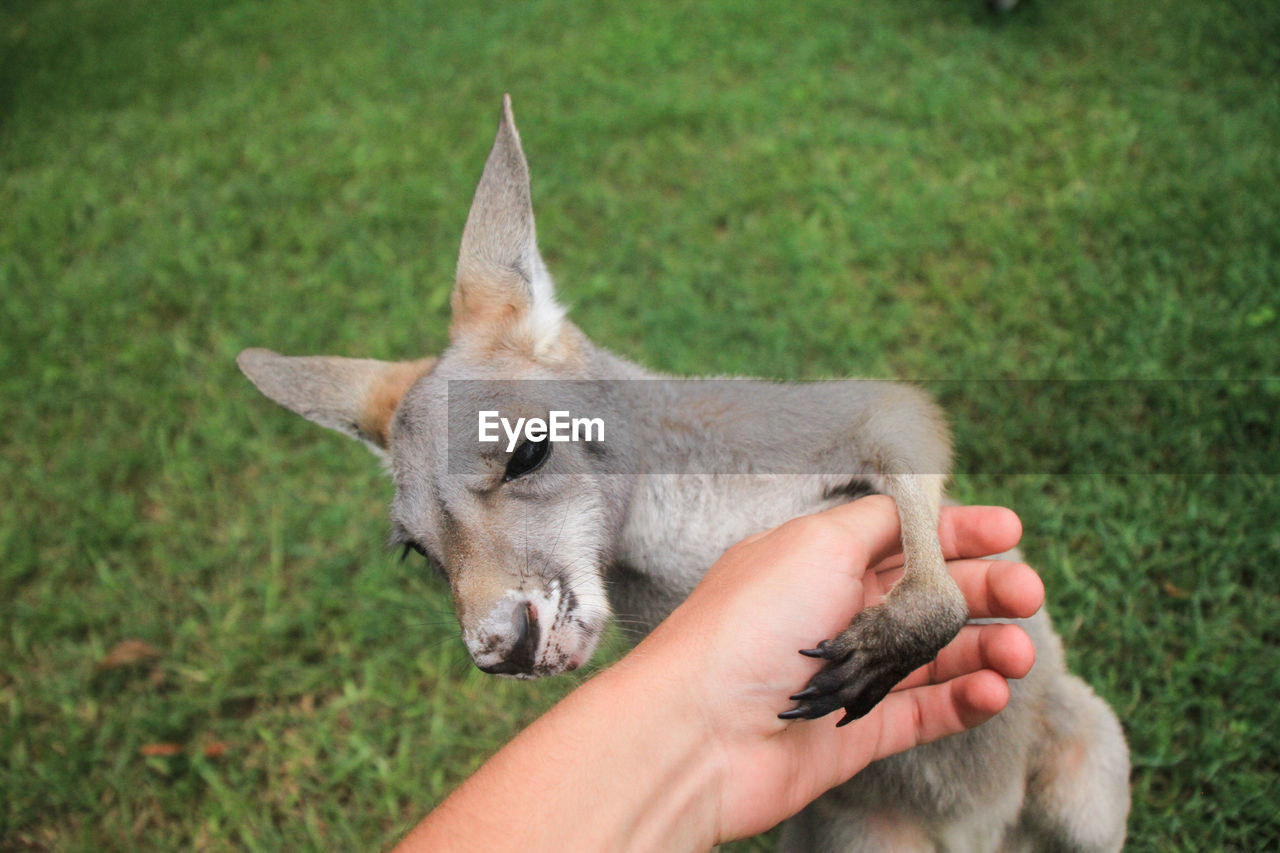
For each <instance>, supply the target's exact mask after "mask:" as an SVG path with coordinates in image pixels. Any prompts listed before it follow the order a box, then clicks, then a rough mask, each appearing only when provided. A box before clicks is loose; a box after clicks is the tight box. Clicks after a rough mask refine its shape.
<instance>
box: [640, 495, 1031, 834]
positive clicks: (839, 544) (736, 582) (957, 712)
mask: <svg viewBox="0 0 1280 853" xmlns="http://www.w3.org/2000/svg"><path fill="white" fill-rule="evenodd" d="M1020 535H1021V525H1020V523H1019V522H1018V519H1017V516H1015V515H1014V514H1013V513H1012V512H1010V511H1009V510H1006V509H1002V508H998V507H953V508H947V509H944V510H943V513H942V518H941V524H940V536H941V540H942V546H943V552H944V554H945V556H946V557H947V559H948V569H949V570H950V571H951V573H952V576H953V577H955V579H956V581H957V582H958V583H959V585H960V588H961V590H962V591H963V592H964V594H965V598H966V601H967V603H968V606H969V610H970V614H971V616H973V617H975V618H978V617H1008V618H1018V617H1027V616H1031V615H1032V614H1034V613H1035V611H1036V610H1037V609H1039V607H1040V604H1041V603H1042V601H1043V596H1044V588H1043V586H1042V584H1041V583H1040V580H1039V578H1038V577H1037V576H1036V574H1035V573H1034V572H1033V571H1032V570H1031V569H1030V568H1028V567H1027V566H1024V565H1022V564H1019V563H1009V562H1001V561H993V560H988V559H982V558H981V557H982V555H985V554H992V553H999V552H1002V551H1005V550H1007V549H1009V548H1011V547H1012V546H1013V545H1014V544H1016V542H1017V540H1018V538H1019V537H1020ZM898 537H899V526H898V516H897V512H896V509H895V507H894V504H893V502H892V501H891V500H890V499H888V498H885V497H872V498H865V499H863V500H860V501H857V502H855V503H853V504H848V505H844V506H841V507H837V508H835V509H832V510H828V511H827V512H824V513H820V514H817V515H813V516H806V517H803V518H799V519H795V520H793V521H790V522H787V523H786V524H783V525H781V526H779V527H777V528H775V529H773V530H770V531H768V532H766V533H762V534H758V535H756V536H753V537H750V538H749V539H747V540H745V541H743V542H742V543H739V544H738V545H735V546H734V547H732V548H730V549H729V550H728V551H726V552H725V554H724V556H723V557H722V558H721V559H720V560H719V561H717V563H716V564H715V565H714V566H713V567H712V568H711V570H710V571H709V572H708V573H707V575H706V577H705V578H704V579H703V581H702V583H701V584H699V586H698V587H697V589H695V590H694V592H693V593H692V594H691V595H690V596H689V598H688V599H687V600H686V601H685V602H684V603H683V604H682V605H681V606H680V607H679V608H677V609H676V611H675V612H674V613H672V615H671V616H670V617H669V618H668V619H667V620H666V621H665V622H664V623H663V624H662V625H660V626H659V627H658V628H657V629H656V630H655V631H654V632H653V634H651V635H650V636H649V637H648V638H646V639H645V640H644V641H643V642H642V643H641V644H640V646H638V647H637V648H636V650H635V651H634V652H633V656H629V658H630V657H634V660H635V661H640V662H643V661H644V660H646V659H651V658H654V657H657V658H659V659H664V660H670V661H680V662H682V665H679V666H677V667H674V668H670V669H666V670H665V672H664V674H663V676H662V678H663V683H662V686H661V688H660V689H659V690H658V691H657V695H660V696H662V697H663V701H666V702H669V703H670V704H671V707H670V708H669V711H670V713H672V714H680V715H683V716H685V717H688V718H691V719H692V720H693V721H695V724H697V725H701V726H703V727H704V728H705V735H706V737H707V738H708V739H709V741H710V742H712V743H714V744H715V745H716V751H717V753H718V760H717V761H716V767H717V771H716V772H717V782H716V787H717V789H718V791H719V793H718V798H719V808H718V818H717V824H718V825H717V827H716V831H715V835H716V837H717V838H718V839H720V840H727V839H731V838H738V837H742V836H746V835H752V834H755V833H758V832H761V831H764V830H765V829H768V828H769V827H771V826H773V825H775V824H777V823H778V822H780V821H782V820H783V819H785V818H787V817H789V816H790V815H792V814H794V813H795V812H797V811H799V810H800V809H801V808H803V807H804V806H805V805H806V804H807V803H809V802H810V801H811V800H813V799H814V798H815V797H817V796H818V795H819V794H821V793H822V792H823V791H826V790H828V789H829V788H831V787H834V786H835V785H837V784H839V783H841V782H843V781H845V780H847V779H848V778H850V777H851V776H853V775H854V774H855V773H857V772H858V771H859V770H861V769H862V768H864V767H865V766H866V765H867V764H869V763H871V762H872V761H875V760H877V759H879V758H884V757H885V756H888V755H892V754H893V753H896V752H901V751H902V750H905V749H909V748H910V747H913V746H916V745H917V744H920V743H925V742H928V741H932V740H937V739H938V738H941V737H944V736H946V735H949V734H954V733H957V732H960V731H963V730H964V729H967V728H972V727H974V726H976V725H978V724H980V723H982V722H984V721H985V720H987V719H989V718H990V717H991V716H993V715H994V714H996V713H997V712H999V711H1000V710H1001V709H1003V708H1004V706H1005V705H1006V704H1007V702H1008V700H1009V687H1008V684H1007V683H1006V681H1005V679H1006V678H1020V677H1022V676H1023V675H1025V674H1026V673H1027V672H1028V671H1029V670H1030V668H1031V665H1032V663H1033V662H1034V659H1035V650H1034V648H1033V646H1032V644H1031V641H1030V639H1029V638H1028V637H1027V636H1026V634H1025V633H1023V631H1022V630H1021V629H1020V628H1018V627H1016V626H1013V625H1006V624H992V625H969V626H966V627H965V628H964V629H963V630H962V631H961V632H960V634H959V636H957V637H956V639H955V640H953V641H952V642H951V643H950V644H949V645H948V646H947V647H946V648H944V649H943V651H942V652H941V653H940V654H939V656H938V658H937V659H936V660H935V661H934V662H933V663H931V664H929V665H928V666H925V667H922V668H921V669H920V670H917V671H916V672H915V673H913V674H912V675H910V676H908V678H907V679H905V680H904V681H903V682H902V683H901V684H899V685H898V686H897V687H896V688H894V691H893V692H891V693H890V694H889V695H888V696H887V697H886V698H885V699H884V701H883V702H881V703H880V704H879V705H878V706H877V707H876V708H875V709H873V710H872V711H871V712H870V713H869V714H868V715H867V716H865V717H863V718H862V719H860V720H857V721H855V722H854V723H852V724H851V725H849V726H846V727H845V728H842V729H837V728H836V725H835V724H836V721H837V719H838V717H837V716H828V717H826V718H823V719H821V720H814V721H797V722H785V721H783V720H779V719H778V718H777V714H778V713H779V712H780V711H784V710H786V709H788V708H790V707H791V706H792V704H793V703H791V702H789V701H788V699H787V697H788V696H789V695H790V694H792V693H795V692H796V691H798V690H800V689H801V688H803V687H804V685H805V684H806V683H808V681H809V679H810V678H811V677H812V676H813V674H814V673H815V672H816V671H817V670H818V669H819V668H821V666H822V663H821V662H818V661H813V660H810V659H808V658H805V657H803V656H801V655H799V654H798V653H797V651H798V650H799V649H801V648H809V647H812V646H814V645H815V644H816V643H817V641H819V640H821V639H823V638H825V637H829V636H832V635H834V634H835V633H838V632H839V631H840V630H841V629H842V628H844V627H845V626H846V625H848V623H849V621H850V619H851V618H852V617H853V615H854V614H856V613H857V612H858V611H860V610H861V609H863V608H865V607H868V606H870V605H872V604H875V603H876V602H877V601H879V600H880V599H882V598H883V597H884V596H885V595H886V594H887V593H888V591H889V589H891V588H892V586H893V583H894V582H895V581H896V580H897V579H898V577H900V576H901V574H902V554H901V546H900V543H899V541H898ZM628 663H629V662H628V660H624V661H623V662H622V663H621V664H619V666H627V665H628ZM632 665H635V663H634V662H632ZM650 669H653V668H650Z"/></svg>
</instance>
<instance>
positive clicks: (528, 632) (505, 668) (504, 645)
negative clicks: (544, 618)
mask: <svg viewBox="0 0 1280 853" xmlns="http://www.w3.org/2000/svg"><path fill="white" fill-rule="evenodd" d="M485 622H486V625H487V627H488V632H487V633H486V634H485V635H483V636H481V637H480V640H481V642H482V645H481V647H480V649H479V650H472V651H471V658H472V660H474V661H475V664H476V666H477V667H479V668H480V670H481V671H483V672H487V673H490V674H492V675H515V676H520V675H532V674H533V670H534V667H535V666H536V665H537V662H538V640H539V639H540V638H541V634H542V629H541V626H540V623H539V621H538V608H537V606H536V605H535V604H534V603H533V602H532V601H527V600H525V601H521V600H520V599H512V598H504V599H503V600H502V601H500V602H498V606H497V607H495V608H494V609H493V612H492V613H490V614H489V617H488V619H486V620H485Z"/></svg>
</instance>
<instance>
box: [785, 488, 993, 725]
mask: <svg viewBox="0 0 1280 853" xmlns="http://www.w3.org/2000/svg"><path fill="white" fill-rule="evenodd" d="M885 490H886V491H887V492H888V493H889V495H890V496H891V497H892V498H893V499H894V500H895V501H896V502H897V505H898V518H899V519H900V521H901V523H902V552H903V559H904V562H905V569H904V573H903V576H902V579H901V580H899V581H898V583H897V584H895V585H894V587H893V589H892V590H891V591H890V592H889V594H888V595H887V596H886V597H885V599H884V601H882V602H880V603H879V604H877V605H875V606H873V607H868V608H867V609H865V610H863V611H862V612H860V613H859V614H858V615H857V616H856V617H854V619H853V621H852V622H851V623H850V624H849V627H848V628H846V629H845V630H844V631H843V632H841V634H840V635H839V636H837V637H835V638H834V639H831V640H825V641H823V642H821V643H819V644H818V647H817V648H815V649H805V650H803V651H802V652H801V654H804V655H808V656H810V657H815V658H821V659H823V660H826V661H829V663H828V664H827V666H826V668H825V669H823V670H822V671H820V672H819V673H818V674H817V675H815V676H814V677H813V679H812V680H811V681H810V682H809V686H808V687H807V688H805V689H804V690H802V691H801V692H799V693H797V694H795V695H794V696H792V697H791V698H792V699H794V700H796V701H798V702H799V703H800V704H799V705H798V706H797V707H795V708H793V709H791V710H790V711H785V712H783V713H782V714H780V715H779V716H781V717H782V718H784V719H796V718H805V719H817V718H818V717H822V716H825V715H827V714H829V713H831V712H832V711H834V710H836V709H837V708H843V709H844V710H845V716H844V718H843V719H841V720H840V722H839V723H837V725H841V726H843V725H844V724H845V723H848V722H850V721H852V720H855V719H857V718H859V717H861V716H863V715H865V714H866V713H867V712H868V711H870V710H871V709H872V708H874V707H875V706H876V704H877V703H878V702H879V701H880V700H881V699H883V698H884V697H885V695H886V694H887V693H888V692H889V691H890V690H891V689H893V686H894V685H895V684H897V683H898V682H899V681H901V680H902V679H903V678H905V677H906V676H907V675H908V674H910V673H911V672H912V671H914V670H916V669H917V668H919V667H921V666H924V665H925V664H926V663H928V662H929V661H931V660H933V659H934V658H935V657H936V656H937V654H938V652H939V651H941V650H942V647H943V646H945V645H946V644H947V643H949V642H951V640H952V638H953V637H955V635H956V634H957V633H959V631H960V628H961V627H963V626H964V623H965V621H966V620H967V619H968V618H969V612H968V608H967V607H966V606H965V602H964V596H963V594H962V593H961V592H960V588H959V587H958V586H956V583H955V581H954V580H952V579H951V575H950V574H948V573H947V567H946V562H945V560H944V559H943V557H942V546H941V544H940V543H939V541H938V508H939V504H940V502H941V493H942V477H941V476H940V475H922V474H913V473H887V474H886V475H885Z"/></svg>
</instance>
